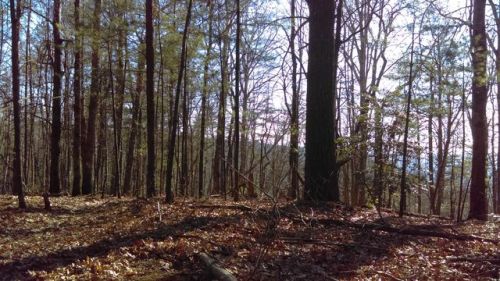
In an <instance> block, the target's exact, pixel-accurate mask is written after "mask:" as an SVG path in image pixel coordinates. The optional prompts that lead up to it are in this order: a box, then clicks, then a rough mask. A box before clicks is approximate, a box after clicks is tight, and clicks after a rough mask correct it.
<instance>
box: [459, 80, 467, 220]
mask: <svg viewBox="0 0 500 281" xmlns="http://www.w3.org/2000/svg"><path fill="white" fill-rule="evenodd" d="M464 72H465V71H464ZM465 103H466V100H465V74H462V106H461V107H462V108H461V111H462V147H461V150H462V157H461V158H462V159H461V164H460V187H459V188H460V190H459V192H458V202H457V203H458V204H457V222H460V221H461V220H462V213H461V210H462V207H461V206H462V194H463V189H464V173H465V171H464V170H465ZM463 197H464V198H465V197H466V196H465V195H464V196H463ZM463 201H464V202H465V200H463Z"/></svg>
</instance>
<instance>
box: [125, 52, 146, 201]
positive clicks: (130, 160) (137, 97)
mask: <svg viewBox="0 0 500 281" xmlns="http://www.w3.org/2000/svg"><path fill="white" fill-rule="evenodd" d="M143 46H144V45H143V43H141V44H140V49H142V47H143ZM138 57H139V58H138V66H137V79H136V88H135V94H133V98H132V120H131V122H132V126H131V128H130V135H129V138H128V145H127V159H126V163H125V172H124V173H125V176H124V179H123V194H126V195H128V194H130V187H131V184H132V167H133V164H134V162H135V161H134V160H135V159H136V157H135V145H136V138H137V130H138V126H139V123H140V119H139V111H140V106H141V105H140V103H141V95H142V91H143V85H142V83H143V71H144V57H143V55H142V53H141V52H139V54H138Z"/></svg>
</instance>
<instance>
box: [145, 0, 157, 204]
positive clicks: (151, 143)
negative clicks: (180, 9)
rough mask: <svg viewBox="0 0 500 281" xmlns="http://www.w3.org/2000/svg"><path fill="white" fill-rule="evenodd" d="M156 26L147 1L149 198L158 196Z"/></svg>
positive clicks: (147, 183)
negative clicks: (155, 100)
mask: <svg viewBox="0 0 500 281" xmlns="http://www.w3.org/2000/svg"><path fill="white" fill-rule="evenodd" d="M153 36H154V26H153V0H146V108H147V126H148V133H147V143H148V162H147V163H148V164H147V169H146V170H147V172H146V186H147V197H152V196H154V195H155V194H156V189H155V136H154V133H155V116H154V108H155V105H154V65H155V61H154V60H155V57H154V46H153V43H154V38H153Z"/></svg>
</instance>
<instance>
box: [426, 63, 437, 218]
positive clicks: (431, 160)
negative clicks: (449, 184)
mask: <svg viewBox="0 0 500 281" xmlns="http://www.w3.org/2000/svg"><path fill="white" fill-rule="evenodd" d="M433 82H434V76H433V74H432V73H430V77H429V92H430V94H431V100H430V102H429V118H428V120H427V135H428V144H429V163H428V165H429V179H428V187H429V199H430V200H429V201H430V202H429V203H430V204H429V205H430V206H431V207H430V208H431V212H432V204H433V203H432V202H434V194H435V193H434V189H435V187H434V140H433V139H432V135H433V126H432V125H433V124H432V123H433V120H434V88H433V87H434V83H433Z"/></svg>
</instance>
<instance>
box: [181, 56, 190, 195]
mask: <svg viewBox="0 0 500 281" xmlns="http://www.w3.org/2000/svg"><path fill="white" fill-rule="evenodd" d="M186 53H187V52H186ZM186 55H187V54H186ZM185 60H186V61H188V58H185ZM188 68H189V63H188V62H186V67H185V70H184V79H183V80H184V89H183V97H182V139H181V140H182V142H181V170H180V172H181V176H180V188H181V194H182V196H187V195H188V188H189V165H188V161H189V160H188V157H189V156H188V131H189V122H188V115H189V109H188V102H189V92H188V84H187V83H188V82H187V69H188Z"/></svg>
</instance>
